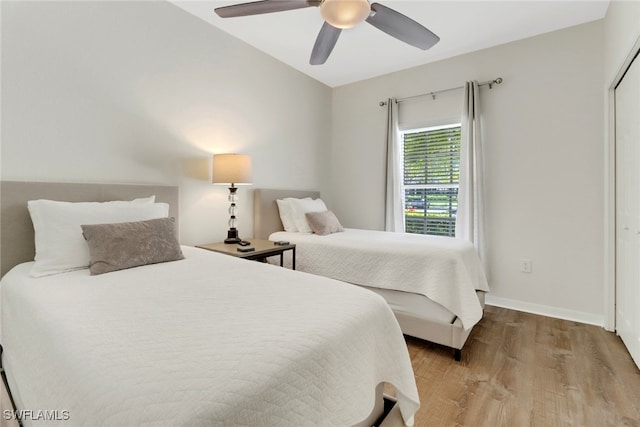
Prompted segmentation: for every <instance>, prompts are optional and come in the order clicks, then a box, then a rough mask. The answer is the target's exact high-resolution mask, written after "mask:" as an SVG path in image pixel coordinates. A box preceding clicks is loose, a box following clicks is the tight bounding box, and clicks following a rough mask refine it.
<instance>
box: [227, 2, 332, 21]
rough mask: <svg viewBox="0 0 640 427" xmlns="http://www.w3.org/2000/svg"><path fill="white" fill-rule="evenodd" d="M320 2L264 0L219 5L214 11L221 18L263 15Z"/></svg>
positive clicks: (314, 4)
mask: <svg viewBox="0 0 640 427" xmlns="http://www.w3.org/2000/svg"><path fill="white" fill-rule="evenodd" d="M320 3H321V0H309V1H305V0H263V1H254V2H250V3H240V4H234V5H231V6H223V7H218V8H216V9H214V12H215V13H217V14H218V16H219V17H221V18H234V17H237V16H249V15H261V14H263V13H273V12H284V11H286V10H294V9H302V8H305V7H311V6H319V5H320Z"/></svg>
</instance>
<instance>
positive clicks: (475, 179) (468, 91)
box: [456, 81, 488, 273]
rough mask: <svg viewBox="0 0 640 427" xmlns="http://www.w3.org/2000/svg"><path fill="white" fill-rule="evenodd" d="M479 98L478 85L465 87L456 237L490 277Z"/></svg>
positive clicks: (475, 83) (473, 82)
mask: <svg viewBox="0 0 640 427" xmlns="http://www.w3.org/2000/svg"><path fill="white" fill-rule="evenodd" d="M479 94H480V87H479V85H478V82H477V81H472V82H466V83H465V87H464V105H463V110H462V126H461V132H460V138H461V139H460V187H459V189H458V213H457V216H456V237H457V238H460V239H466V240H469V241H471V242H472V243H473V245H474V246H475V247H476V250H477V251H478V255H479V256H480V259H481V260H482V263H483V265H484V267H485V272H487V273H488V270H487V250H486V245H487V242H486V237H485V219H484V168H483V157H482V135H481V134H482V132H481V130H482V129H481V125H480V98H479Z"/></svg>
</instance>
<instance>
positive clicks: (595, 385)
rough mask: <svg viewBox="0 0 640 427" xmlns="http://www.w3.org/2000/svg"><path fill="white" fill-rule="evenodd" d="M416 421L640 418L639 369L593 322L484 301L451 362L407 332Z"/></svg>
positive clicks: (607, 422)
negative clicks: (480, 315)
mask: <svg viewBox="0 0 640 427" xmlns="http://www.w3.org/2000/svg"><path fill="white" fill-rule="evenodd" d="M407 343H408V347H409V353H410V355H411V360H412V363H413V369H414V372H415V375H416V381H417V384H418V390H419V393H420V401H421V407H420V410H419V412H418V413H417V415H416V424H415V427H427V426H429V427H431V426H445V427H452V426H473V427H480V426H487V427H497V426H508V427H521V426H540V427H552V426H588V427H590V426H593V427H605V426H611V427H614V426H615V427H619V426H640V371H639V370H638V368H637V367H636V365H635V364H634V363H633V361H632V360H631V357H630V356H629V354H628V353H627V351H626V349H625V348H624V345H623V344H622V341H621V340H620V339H619V338H618V337H617V336H616V335H615V334H613V333H611V332H607V331H605V330H604V329H602V328H600V327H597V326H590V325H585V324H581V323H577V322H570V321H565V320H558V319H553V318H549V317H543V316H536V315H533V314H527V313H521V312H517V311H512V310H506V309H501V308H496V307H490V306H487V307H486V309H485V316H484V318H483V320H482V321H481V322H480V323H479V324H478V325H476V327H475V328H474V330H473V332H472V334H471V336H470V337H469V339H468V341H467V344H466V345H465V347H464V350H463V353H462V361H461V362H456V361H455V360H454V359H453V357H452V354H453V352H452V350H451V349H448V348H445V347H441V346H438V345H435V344H431V343H428V342H425V341H421V340H418V339H414V338H410V337H407Z"/></svg>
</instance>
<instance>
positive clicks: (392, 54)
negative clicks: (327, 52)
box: [172, 0, 609, 87]
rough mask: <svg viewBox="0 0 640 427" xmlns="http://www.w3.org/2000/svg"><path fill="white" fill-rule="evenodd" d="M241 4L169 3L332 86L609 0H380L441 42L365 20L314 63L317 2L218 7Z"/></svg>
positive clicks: (556, 22)
mask: <svg viewBox="0 0 640 427" xmlns="http://www.w3.org/2000/svg"><path fill="white" fill-rule="evenodd" d="M294 1H296V0H294ZM297 1H301V0H297ZM243 2H244V1H242V0H239V1H211V0H199V1H181V0H173V1H172V3H174V4H175V5H177V6H178V7H180V8H182V9H184V10H186V11H188V12H190V13H192V14H193V15H196V16H198V17H200V18H202V19H204V20H205V21H207V22H209V23H211V24H212V25H214V26H216V27H218V28H220V29H221V30H223V31H226V32H227V33H229V34H231V35H233V36H235V37H237V38H239V39H241V40H243V41H245V42H246V43H248V44H250V45H252V46H254V47H255V48H257V49H260V50H261V51H263V52H265V53H267V54H268V55H271V56H273V57H274V58H276V59H278V60H280V61H282V62H284V63H286V64H288V65H290V66H291V67H293V68H295V69H297V70H300V71H301V72H303V73H305V74H307V75H309V76H311V77H313V78H314V79H316V80H319V81H321V82H323V83H325V84H326V85H328V86H331V87H336V86H341V85H344V84H348V83H353V82H356V81H359V80H364V79H367V78H371V77H375V76H379V75H382V74H387V73H391V72H393V71H398V70H402V69H406V68H410V67H414V66H417V65H422V64H426V63H429V62H434V61H438V60H441V59H445V58H450V57H452V56H456V55H461V54H464V53H468V52H473V51H476V50H480V49H484V48H488V47H491V46H496V45H500V44H504V43H508V42H511V41H515V40H520V39H523V38H527V37H531V36H534V35H537V34H542V33H546V32H550V31H554V30H558V29H561V28H566V27H570V26H573V25H578V24H582V23H585V22H590V21H594V20H597V19H601V18H603V17H604V15H605V13H606V11H607V7H608V5H609V0H587V1H579V0H568V1H554V0H539V1H526V0H510V1H481V0H476V1H456V0H414V1H406V0H380V1H379V2H380V3H382V4H384V5H385V6H388V7H391V8H393V9H395V10H397V11H398V12H400V13H402V14H404V15H407V16H408V17H410V18H412V19H414V20H415V21H418V22H419V23H421V24H422V25H424V26H425V27H427V28H429V29H430V30H431V31H433V32H434V33H436V34H437V35H438V36H439V37H440V42H439V43H438V44H436V45H435V46H434V47H433V48H431V49H430V50H427V51H422V50H420V49H417V48H415V47H412V46H409V45H407V44H405V43H403V42H401V41H399V40H396V39H394V38H393V37H391V36H389V35H387V34H385V33H383V32H381V31H380V30H378V29H376V28H374V27H373V26H371V25H369V24H367V23H366V22H363V23H362V24H360V25H359V26H357V27H355V28H353V29H350V30H344V31H342V34H341V35H340V39H339V40H338V43H337V45H336V47H335V49H334V50H333V52H332V54H331V56H330V57H329V59H328V60H327V62H326V63H325V64H323V65H313V66H312V65H309V56H310V54H311V49H312V48H313V44H314V43H315V39H316V37H317V35H318V32H319V31H320V27H321V26H322V23H323V20H322V17H321V16H320V11H319V10H318V8H316V7H309V8H305V9H298V10H291V11H286V12H278V13H271V14H264V15H256V16H247V17H239V18H226V19H223V18H220V17H218V15H216V14H215V13H214V12H213V9H215V8H216V7H220V6H226V5H229V4H237V3H243Z"/></svg>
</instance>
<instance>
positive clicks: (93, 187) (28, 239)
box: [0, 181, 180, 276]
mask: <svg viewBox="0 0 640 427" xmlns="http://www.w3.org/2000/svg"><path fill="white" fill-rule="evenodd" d="M154 194H155V196H156V201H157V202H165V203H169V206H170V208H169V215H170V216H173V217H175V218H176V223H178V211H179V203H180V197H179V190H178V187H172V186H164V185H127V184H76V183H56V182H21V181H2V182H0V261H1V262H0V276H4V274H5V273H6V272H7V271H9V270H10V269H11V268H12V267H13V266H15V265H17V264H20V263H22V262H26V261H32V260H33V258H34V256H35V244H34V234H33V224H32V223H31V217H30V216H29V211H28V210H27V202H28V201H29V200H37V199H49V200H59V201H67V202H106V201H110V200H132V199H135V198H140V197H148V196H151V195H154Z"/></svg>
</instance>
